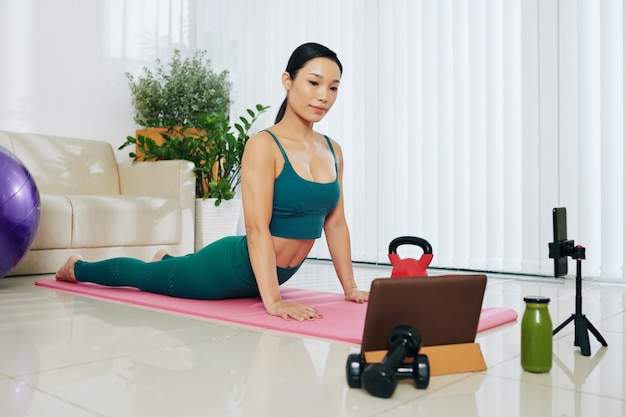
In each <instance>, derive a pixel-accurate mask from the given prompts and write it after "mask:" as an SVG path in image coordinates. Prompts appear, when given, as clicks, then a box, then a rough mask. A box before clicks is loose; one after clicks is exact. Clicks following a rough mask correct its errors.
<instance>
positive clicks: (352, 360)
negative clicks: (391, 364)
mask: <svg viewBox="0 0 626 417" xmlns="http://www.w3.org/2000/svg"><path fill="white" fill-rule="evenodd" d="M364 367H365V360H364V357H363V355H362V354H360V353H352V354H350V355H349V356H348V362H347V364H346V380H347V381H348V386H349V387H350V388H361V375H362V374H363V369H364ZM395 377H396V379H412V380H413V382H414V383H415V388H418V389H426V388H427V387H428V383H429V382H430V364H429V362H428V357H427V356H426V355H421V354H418V355H415V356H413V362H411V363H406V362H403V363H402V364H401V365H400V366H398V368H396V375H395Z"/></svg>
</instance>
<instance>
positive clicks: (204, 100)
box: [126, 49, 232, 159]
mask: <svg viewBox="0 0 626 417" xmlns="http://www.w3.org/2000/svg"><path fill="white" fill-rule="evenodd" d="M227 77H228V71H226V70H224V71H222V72H220V73H216V72H214V71H213V69H212V66H211V61H210V60H209V59H208V58H206V51H205V50H198V51H196V52H195V53H194V54H193V56H191V57H188V58H183V57H182V56H181V52H180V50H179V49H175V50H174V53H173V55H172V58H171V59H170V61H169V62H167V64H165V63H164V62H163V61H161V60H160V59H158V58H157V59H156V60H155V65H154V68H153V69H149V68H148V67H144V68H143V72H142V73H141V74H140V75H138V76H133V75H132V74H131V73H129V72H127V73H126V78H127V79H128V85H129V88H130V93H131V98H132V104H133V107H134V110H135V111H134V115H133V119H134V121H135V123H137V125H139V126H141V127H142V129H138V130H137V132H136V137H139V136H140V135H141V136H145V137H151V138H153V139H154V140H155V141H156V142H157V143H160V142H161V141H162V135H163V134H164V133H166V134H168V135H170V136H174V135H179V134H181V132H180V130H181V129H182V128H183V127H185V128H186V130H188V131H189V130H191V129H193V128H195V126H194V125H195V123H196V121H197V120H198V116H199V115H201V114H214V113H224V114H229V111H230V104H231V101H230V93H231V89H232V84H231V83H230V82H229V81H228V79H227ZM137 151H140V149H137ZM140 159H141V158H140Z"/></svg>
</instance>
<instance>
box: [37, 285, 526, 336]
mask: <svg viewBox="0 0 626 417" xmlns="http://www.w3.org/2000/svg"><path fill="white" fill-rule="evenodd" d="M35 284H37V285H41V286H44V287H50V288H54V289H57V290H62V291H68V292H72V293H77V294H82V295H88V296H92V297H96V298H103V299H107V300H113V301H119V302H123V303H130V304H136V305H140V306H145V307H151V308H156V309H160V310H167V311H174V312H177V313H183V314H189V315H192V316H197V317H205V318H210V319H216V320H223V321H227V322H230V323H237V324H243V325H248V326H253V327H261V328H264V329H273V330H280V331H284V332H289V333H296V334H301V335H306V336H315V337H321V338H325V339H332V340H341V341H345V342H350V343H357V344H361V338H362V336H363V326H364V324H365V311H366V309H367V304H357V303H354V302H351V301H346V300H344V298H343V295H342V294H337V293H330V292H319V291H309V290H301V289H296V288H281V291H280V292H281V295H282V297H283V299H285V300H288V301H293V302H297V303H302V304H307V305H311V306H314V307H315V308H317V309H318V310H319V311H320V312H321V313H322V314H323V315H324V318H323V319H318V320H313V321H306V322H297V321H295V320H283V319H281V318H279V317H274V316H270V315H269V314H267V313H266V312H265V308H264V307H263V303H262V302H261V300H260V299H256V298H242V299H232V300H218V301H205V300H190V299H185V298H175V297H168V296H165V295H159V294H152V293H147V292H141V291H139V290H137V289H134V288H129V287H115V288H112V287H103V286H101V285H96V284H90V283H80V284H73V283H69V282H61V281H56V280H54V279H51V280H38V281H35ZM516 319H517V313H516V312H515V311H514V310H512V309H510V308H484V309H483V310H482V312H481V315H480V321H479V323H478V331H479V332H481V331H484V330H487V329H490V328H493V327H496V326H500V325H502V324H505V323H509V322H512V321H515V320H516Z"/></svg>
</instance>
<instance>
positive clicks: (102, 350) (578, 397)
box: [0, 261, 626, 417]
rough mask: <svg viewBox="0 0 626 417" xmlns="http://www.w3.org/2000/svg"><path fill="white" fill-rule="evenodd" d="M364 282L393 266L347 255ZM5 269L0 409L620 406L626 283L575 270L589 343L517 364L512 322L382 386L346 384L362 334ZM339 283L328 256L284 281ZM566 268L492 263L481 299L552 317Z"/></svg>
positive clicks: (353, 410)
mask: <svg viewBox="0 0 626 417" xmlns="http://www.w3.org/2000/svg"><path fill="white" fill-rule="evenodd" d="M356 274H357V277H358V281H359V284H360V285H361V287H363V288H365V287H367V286H368V284H369V282H370V281H371V279H373V278H375V277H378V276H388V275H389V268H386V267H371V266H360V267H356ZM34 279H35V277H19V278H4V279H0V416H2V417H13V416H64V417H75V416H81V417H86V416H111V417H121V416H139V417H140V416H150V417H159V416H168V417H171V416H182V417H186V416H271V417H282V416H289V417H291V416H295V415H297V416H325V417H327V416H360V417H365V416H400V417H401V416H455V417H456V416H484V417H487V416H494V417H502V416H532V417H540V416H602V417H608V416H624V415H626V401H625V400H624V398H625V397H626V382H625V380H626V362H625V361H624V345H625V344H626V321H625V313H624V310H625V305H626V286H625V285H620V284H610V283H599V282H589V281H585V283H584V293H583V299H584V305H583V312H584V313H585V314H586V315H587V317H588V318H589V319H590V321H591V322H592V323H593V324H594V325H595V326H596V327H597V328H598V330H599V331H600V332H601V333H602V335H603V336H604V338H605V339H606V340H607V342H608V344H609V347H608V348H601V346H600V344H599V343H598V342H597V341H596V339H595V338H594V337H593V336H591V352H592V354H591V356H590V357H583V356H581V355H580V353H579V349H578V348H576V347H574V346H573V340H574V336H573V329H574V327H573V324H570V325H568V326H567V327H566V328H565V329H564V330H562V331H561V332H560V333H559V334H557V337H556V338H555V340H554V365H553V368H552V371H551V372H550V373H548V374H529V373H526V372H523V371H522V369H521V368H520V365H519V345H520V325H519V321H518V322H517V323H513V324H509V325H506V326H502V327H500V328H498V329H494V330H489V331H487V332H483V333H480V334H479V336H478V338H477V341H478V342H479V343H480V345H481V347H482V350H483V355H484V356H485V360H486V362H487V365H488V370H487V371H485V372H479V373H471V374H456V375H448V376H438V377H432V378H431V381H430V386H429V387H428V389H426V390H417V389H415V388H414V387H413V385H412V384H411V383H410V382H409V381H402V382H401V383H400V384H399V386H398V388H397V390H396V391H395V394H394V395H393V397H392V398H391V399H379V398H374V397H371V396H370V395H369V394H367V393H366V392H365V391H363V390H358V389H351V388H348V386H347V385H346V381H345V362H346V358H347V356H348V354H349V353H351V352H356V351H358V346H356V345H351V344H348V343H340V342H330V341H327V340H320V339H312V338H307V337H297V336H292V335H288V334H282V333H278V332H274V331H261V330H256V329H250V328H241V327H236V326H232V325H228V324H223V323H219V322H214V321H209V320H201V319H194V318H189V317H184V316H180V315H175V314H170V313H167V314H165V313H161V312H158V311H152V310H147V309H142V308H137V307H130V306H126V305H120V304H115V303H110V302H105V301H100V300H95V299H90V298H86V297H81V296H76V295H71V294H66V293H61V292H56V291H54V290H51V289H47V288H42V287H36V286H35V285H33V281H34ZM288 285H290V286H296V287H301V288H310V289H316V290H324V291H338V290H339V286H338V284H337V282H336V278H335V277H334V274H333V271H332V267H331V266H330V264H329V263H325V262H315V261H308V262H307V263H306V264H305V266H304V267H303V269H302V270H301V272H299V273H298V275H296V276H295V277H294V278H293V279H292V281H291V282H290V283H289V284H288ZM574 293H575V290H574V280H573V279H567V280H555V279H547V278H528V277H511V276H490V277H489V283H488V287H487V292H486V295H485V301H484V304H483V306H484V307H498V306H507V307H511V308H514V309H516V310H517V311H518V313H519V314H520V315H521V313H522V312H523V308H524V307H523V300H522V298H523V296H524V295H529V294H542V295H546V296H549V297H550V298H551V300H552V301H551V303H550V313H551V315H552V319H553V322H554V323H555V324H559V323H561V322H563V321H564V320H565V319H567V318H568V317H569V316H570V315H571V314H572V313H573V312H574Z"/></svg>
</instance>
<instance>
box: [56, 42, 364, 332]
mask: <svg viewBox="0 0 626 417" xmlns="http://www.w3.org/2000/svg"><path fill="white" fill-rule="evenodd" d="M342 71H343V68H342V65H341V62H340V61H339V59H338V58H337V56H336V54H335V53H334V52H333V51H331V50H330V49H328V48H326V47H325V46H322V45H319V44H315V43H307V44H304V45H301V46H299V47H298V48H296V50H295V51H294V52H293V54H292V55H291V58H290V59H289V62H288V64H287V69H286V70H285V72H284V73H283V75H282V84H283V87H284V88H285V90H286V92H287V97H286V98H285V101H284V102H283V104H282V106H281V108H280V110H279V112H278V115H277V117H276V122H275V124H274V126H272V127H270V128H269V129H267V130H264V131H262V132H259V133H258V134H256V135H254V136H253V137H251V138H250V139H249V140H248V143H247V145H246V149H245V152H244V156H243V160H242V167H241V175H242V178H241V185H242V200H243V210H244V218H245V225H246V235H245V236H232V237H226V238H223V239H220V240H219V241H217V242H214V243H212V244H210V245H208V246H206V247H204V248H202V249H201V250H199V251H198V252H196V253H194V254H190V255H186V256H182V257H172V256H169V255H167V254H165V253H164V252H162V251H160V252H158V253H157V254H156V255H155V257H154V258H153V259H152V260H153V262H143V261H140V260H137V259H131V258H114V259H109V260H105V261H101V262H85V261H83V260H82V258H81V257H80V255H74V256H72V257H70V259H68V261H67V262H66V264H65V265H64V266H63V267H62V268H61V269H60V270H59V271H58V272H57V275H56V278H57V279H58V280H63V281H71V282H76V281H87V282H95V283H98V284H102V285H109V286H133V287H137V288H139V289H141V290H142V291H149V292H155V293H160V294H165V295H171V296H175V297H185V298H197V299H223V298H239V297H255V296H259V295H260V297H261V299H262V301H263V305H264V306H265V309H266V311H267V312H268V313H269V314H272V315H275V316H279V317H282V318H283V319H285V320H289V319H296V320H300V321H303V320H313V319H316V318H322V314H321V313H320V312H318V311H317V310H316V309H315V308H313V307H311V306H307V305H303V304H298V303H292V302H288V301H285V300H283V299H282V298H281V295H280V290H279V285H280V284H283V283H284V282H286V281H287V280H288V279H289V278H290V277H291V276H293V274H295V273H296V271H297V270H298V269H299V268H300V266H301V265H302V262H304V260H305V258H306V257H307V255H308V254H309V252H310V251H311V248H312V247H313V244H314V243H315V239H317V238H319V237H321V232H322V229H323V230H324V232H325V234H326V240H327V243H328V248H329V250H330V254H331V257H332V260H333V265H334V267H335V271H336V272H337V276H338V277H339V280H340V282H341V286H342V288H343V291H344V294H345V298H346V299H347V300H350V301H355V302H358V303H363V302H365V301H367V299H368V296H369V294H368V293H367V292H364V291H360V290H359V289H358V288H357V286H356V283H355V281H354V276H353V271H352V260H351V249H350V235H349V232H348V226H347V223H346V219H345V215H344V205H343V192H342V174H343V155H342V152H341V147H340V146H339V145H338V144H337V143H336V142H335V141H333V140H331V139H329V138H328V137H326V136H324V135H321V134H320V133H317V132H316V131H314V130H313V125H314V124H315V122H319V121H320V120H322V118H323V117H324V116H325V115H326V113H328V111H329V110H330V109H331V107H332V106H333V104H334V103H335V100H336V98H337V92H338V89H339V83H340V79H341V74H342Z"/></svg>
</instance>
